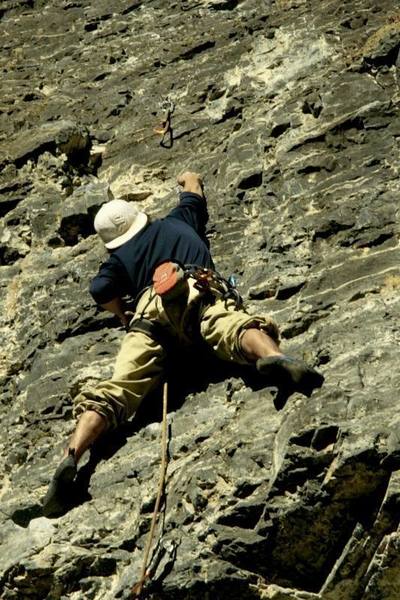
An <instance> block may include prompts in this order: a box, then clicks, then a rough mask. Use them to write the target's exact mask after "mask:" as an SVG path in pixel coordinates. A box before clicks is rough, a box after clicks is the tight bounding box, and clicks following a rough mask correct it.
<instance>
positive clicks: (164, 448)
mask: <svg viewBox="0 0 400 600" xmlns="http://www.w3.org/2000/svg"><path fill="white" fill-rule="evenodd" d="M167 410H168V383H167V382H165V383H164V386H163V416H162V427H161V467H160V478H159V482H158V491H157V498H156V503H155V506H154V511H153V516H152V519H151V525H150V530H149V534H148V537H147V542H146V547H145V551H144V556H143V563H142V568H141V571H140V577H139V581H138V582H137V583H135V585H134V586H133V587H132V590H131V597H132V598H140V596H141V594H142V591H143V587H144V585H145V583H146V580H147V579H149V578H150V576H151V573H150V570H149V568H148V565H149V564H150V562H151V561H149V555H150V550H151V546H152V543H153V537H154V532H155V528H156V524H157V518H158V515H159V512H160V504H161V499H162V497H163V495H164V489H165V475H166V473H167V466H168V421H167Z"/></svg>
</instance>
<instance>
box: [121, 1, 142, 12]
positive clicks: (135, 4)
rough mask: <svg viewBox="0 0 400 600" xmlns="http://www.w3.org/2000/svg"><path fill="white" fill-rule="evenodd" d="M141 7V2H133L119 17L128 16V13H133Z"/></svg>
mask: <svg viewBox="0 0 400 600" xmlns="http://www.w3.org/2000/svg"><path fill="white" fill-rule="evenodd" d="M141 6H142V2H134V3H133V4H130V5H129V6H127V7H126V8H125V9H124V10H123V11H122V12H121V15H129V13H131V12H133V11H134V10H137V9H138V8H140V7H141Z"/></svg>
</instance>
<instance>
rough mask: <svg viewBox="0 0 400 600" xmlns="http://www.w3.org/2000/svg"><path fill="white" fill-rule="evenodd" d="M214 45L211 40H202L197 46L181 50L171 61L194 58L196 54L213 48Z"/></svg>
mask: <svg viewBox="0 0 400 600" xmlns="http://www.w3.org/2000/svg"><path fill="white" fill-rule="evenodd" d="M214 46H215V42H213V41H208V42H204V43H203V44H199V45H198V46H195V47H194V48H191V49H190V50H187V51H186V52H183V53H182V54H180V55H179V56H178V57H177V58H176V59H174V60H173V61H172V62H176V61H177V60H192V58H194V57H195V56H196V55H197V54H201V53H202V52H206V51H207V50H211V48H214Z"/></svg>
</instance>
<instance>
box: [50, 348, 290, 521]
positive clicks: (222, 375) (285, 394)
mask: <svg viewBox="0 0 400 600" xmlns="http://www.w3.org/2000/svg"><path fill="white" fill-rule="evenodd" d="M170 356H172V357H173V359H171V360H169V363H168V365H167V368H166V377H167V381H168V384H169V393H168V396H169V398H168V410H169V411H176V410H178V409H179V408H180V407H181V406H182V405H183V404H184V402H185V400H186V398H187V396H188V395H189V394H195V393H200V392H205V391H207V389H208V387H209V385H210V384H212V383H221V382H223V381H225V380H226V379H229V378H240V379H242V381H243V382H244V383H245V385H246V386H247V387H250V388H251V389H252V390H253V391H256V390H260V389H263V388H266V387H269V386H268V382H267V381H266V379H265V377H263V376H262V375H260V374H259V373H257V371H256V370H255V369H251V368H249V367H248V366H240V365H237V364H233V363H227V362H225V361H221V360H218V359H216V358H215V356H214V355H213V354H212V353H211V352H210V351H209V350H208V349H207V348H200V349H197V350H194V351H189V352H188V351H185V354H184V355H179V354H178V353H175V352H171V353H170ZM270 389H271V388H270ZM274 389H276V388H274ZM292 393H293V391H292V390H289V389H287V388H284V387H282V388H280V389H277V393H276V394H275V396H274V405H275V408H276V409H277V410H281V409H282V408H283V407H284V406H285V404H286V401H287V399H288V398H289V396H290V395H291V394H292ZM161 419H162V388H161V386H160V387H159V388H158V389H157V390H156V391H155V392H153V393H151V394H150V395H149V396H148V397H146V400H145V401H144V402H143V403H142V405H141V406H140V408H139V409H138V411H137V413H136V415H135V418H134V419H133V420H131V421H128V422H127V423H124V424H123V425H121V426H120V427H119V428H118V429H116V430H114V431H111V432H109V433H106V434H104V435H103V436H102V437H101V438H100V439H99V440H98V441H97V442H96V443H95V444H94V445H93V446H92V448H91V450H90V457H89V460H88V462H87V463H86V464H85V465H84V466H83V467H81V468H80V469H79V471H78V473H77V476H76V479H75V481H74V486H73V490H71V496H70V500H69V502H68V505H66V506H65V511H64V512H63V513H62V514H65V513H66V512H68V511H69V510H71V509H72V508H75V507H77V506H79V505H81V504H83V503H84V502H87V501H88V500H91V495H90V493H89V486H90V479H91V477H92V475H93V473H94V472H95V470H96V467H97V465H98V464H99V463H100V462H101V461H102V460H108V459H110V458H111V457H112V456H114V455H115V454H116V453H117V452H118V451H119V450H120V449H121V448H122V447H123V446H124V445H125V444H126V443H127V441H128V439H129V438H130V437H132V436H133V435H135V434H136V433H138V432H139V431H140V430H141V429H143V428H144V427H146V426H147V425H149V424H150V423H154V422H157V421H161ZM58 516H61V515H58Z"/></svg>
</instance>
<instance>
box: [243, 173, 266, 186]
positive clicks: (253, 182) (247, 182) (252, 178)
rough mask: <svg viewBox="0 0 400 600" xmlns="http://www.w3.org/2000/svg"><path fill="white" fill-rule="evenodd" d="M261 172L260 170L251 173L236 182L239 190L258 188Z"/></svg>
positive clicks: (261, 176) (260, 181)
mask: <svg viewBox="0 0 400 600" xmlns="http://www.w3.org/2000/svg"><path fill="white" fill-rule="evenodd" d="M262 181H263V174H262V171H261V172H259V173H253V174H252V175H249V176H247V177H244V178H243V179H241V180H240V182H239V183H238V188H239V190H251V189H252V188H258V187H260V185H262Z"/></svg>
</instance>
